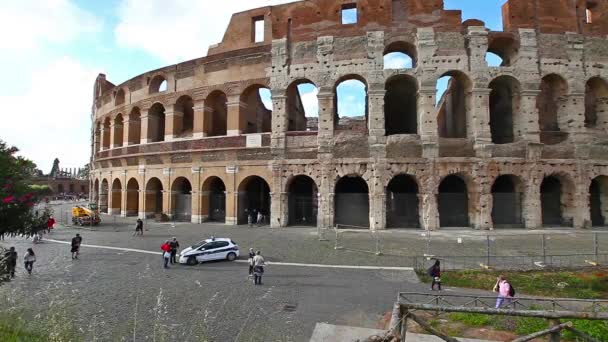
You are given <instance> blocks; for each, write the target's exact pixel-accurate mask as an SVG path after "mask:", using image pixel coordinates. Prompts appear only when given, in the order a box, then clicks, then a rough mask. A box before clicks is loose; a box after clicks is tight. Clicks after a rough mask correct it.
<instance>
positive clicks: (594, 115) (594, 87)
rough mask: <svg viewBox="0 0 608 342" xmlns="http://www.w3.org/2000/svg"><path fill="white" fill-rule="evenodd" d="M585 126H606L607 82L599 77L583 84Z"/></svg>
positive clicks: (607, 121)
mask: <svg viewBox="0 0 608 342" xmlns="http://www.w3.org/2000/svg"><path fill="white" fill-rule="evenodd" d="M585 127H588V128H606V127H608V83H607V82H606V81H605V80H604V79H602V78H600V77H593V78H591V79H590V80H589V81H587V85H586V86H585Z"/></svg>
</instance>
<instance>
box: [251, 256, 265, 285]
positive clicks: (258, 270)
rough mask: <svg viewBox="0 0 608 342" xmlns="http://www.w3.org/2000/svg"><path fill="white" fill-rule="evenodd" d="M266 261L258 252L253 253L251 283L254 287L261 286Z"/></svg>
mask: <svg viewBox="0 0 608 342" xmlns="http://www.w3.org/2000/svg"><path fill="white" fill-rule="evenodd" d="M265 266H266V261H265V260H264V257H263V256H262V253H261V252H260V251H257V252H255V256H254V257H253V283H254V284H255V285H262V275H263V274H264V267H265Z"/></svg>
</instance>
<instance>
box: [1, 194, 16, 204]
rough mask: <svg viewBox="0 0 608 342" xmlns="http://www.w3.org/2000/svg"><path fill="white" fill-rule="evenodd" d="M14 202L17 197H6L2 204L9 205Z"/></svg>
mask: <svg viewBox="0 0 608 342" xmlns="http://www.w3.org/2000/svg"><path fill="white" fill-rule="evenodd" d="M14 200H15V196H8V197H5V198H4V199H3V200H2V203H4V204H8V203H11V202H12V201H14Z"/></svg>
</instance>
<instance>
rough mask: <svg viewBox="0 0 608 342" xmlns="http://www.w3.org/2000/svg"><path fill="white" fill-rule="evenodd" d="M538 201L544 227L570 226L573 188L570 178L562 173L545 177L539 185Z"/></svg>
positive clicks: (572, 215) (572, 211) (573, 200)
mask: <svg viewBox="0 0 608 342" xmlns="http://www.w3.org/2000/svg"><path fill="white" fill-rule="evenodd" d="M540 200H541V213H542V215H541V217H542V223H543V225H544V226H567V227H571V226H572V223H573V217H574V214H575V213H574V209H575V203H574V202H575V186H574V182H573V181H572V179H571V178H570V176H568V175H566V174H563V173H553V174H550V175H547V176H545V177H544V178H543V181H542V183H541V185H540Z"/></svg>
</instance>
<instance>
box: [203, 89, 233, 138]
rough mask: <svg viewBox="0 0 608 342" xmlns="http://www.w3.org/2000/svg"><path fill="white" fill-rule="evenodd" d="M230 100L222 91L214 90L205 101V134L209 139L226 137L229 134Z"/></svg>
mask: <svg viewBox="0 0 608 342" xmlns="http://www.w3.org/2000/svg"><path fill="white" fill-rule="evenodd" d="M227 103H228V98H227V97H226V93H224V92H223V91H221V90H214V91H212V92H211V93H209V95H208V96H207V98H206V99H205V117H204V122H203V127H204V133H205V135H206V136H209V137H217V136H224V135H226V134H227V132H228V105H227Z"/></svg>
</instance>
